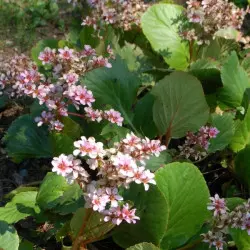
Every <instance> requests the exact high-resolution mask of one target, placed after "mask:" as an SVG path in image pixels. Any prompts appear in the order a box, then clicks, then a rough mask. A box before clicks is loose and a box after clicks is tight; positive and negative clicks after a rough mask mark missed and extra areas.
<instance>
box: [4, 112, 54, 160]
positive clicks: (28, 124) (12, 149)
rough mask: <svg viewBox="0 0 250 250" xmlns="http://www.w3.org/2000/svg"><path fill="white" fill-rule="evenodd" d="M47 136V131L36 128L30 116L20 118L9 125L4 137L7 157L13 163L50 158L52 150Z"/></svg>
mask: <svg viewBox="0 0 250 250" xmlns="http://www.w3.org/2000/svg"><path fill="white" fill-rule="evenodd" d="M47 134H48V131H47V129H46V128H41V127H37V124H36V123H35V122H34V119H33V118H32V117H31V116H29V115H23V116H20V117H19V118H17V119H16V120H15V121H14V122H13V123H12V124H11V126H10V127H9V129H8V131H7V134H6V135H5V137H4V141H5V143H6V150H7V152H8V155H9V156H10V157H11V158H12V159H13V160H14V161H15V162H21V161H22V160H24V159H28V158H48V157H51V156H52V153H51V152H52V149H51V145H50V143H49V139H48V136H47Z"/></svg>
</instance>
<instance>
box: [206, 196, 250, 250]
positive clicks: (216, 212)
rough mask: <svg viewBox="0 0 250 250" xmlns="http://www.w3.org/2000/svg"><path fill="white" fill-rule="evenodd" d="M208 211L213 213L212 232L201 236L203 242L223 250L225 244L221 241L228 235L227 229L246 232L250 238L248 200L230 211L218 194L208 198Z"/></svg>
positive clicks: (249, 208) (249, 207)
mask: <svg viewBox="0 0 250 250" xmlns="http://www.w3.org/2000/svg"><path fill="white" fill-rule="evenodd" d="M207 208H208V210H211V211H213V216H214V217H213V221H212V230H211V231H208V233H206V234H202V236H203V241H204V242H207V243H209V246H210V247H211V246H214V247H215V248H216V249H217V250H223V249H224V245H226V242H225V241H224V240H223V238H224V236H225V235H226V234H227V233H228V228H238V229H241V230H246V231H247V233H248V235H249V236H250V199H249V200H248V201H247V202H245V203H243V204H242V205H238V206H237V207H236V208H234V209H233V210H232V211H229V209H228V208H227V206H226V201H225V199H223V198H220V197H219V195H218V194H216V195H215V196H214V197H211V198H210V203H209V204H208V207H207Z"/></svg>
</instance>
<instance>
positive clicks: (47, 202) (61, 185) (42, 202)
mask: <svg viewBox="0 0 250 250" xmlns="http://www.w3.org/2000/svg"><path fill="white" fill-rule="evenodd" d="M82 195H83V193H82V190H81V188H80V187H79V185H78V184H76V183H75V184H73V185H69V184H68V183H67V182H66V180H65V178H64V177H62V176H59V175H57V174H54V173H48V174H47V175H46V177H45V179H44V180H43V183H42V185H41V187H40V189H39V192H38V194H37V204H38V205H39V206H40V207H41V208H42V209H44V210H46V209H52V211H53V212H55V213H59V214H63V215H64V214H69V213H72V212H75V211H76V210H77V209H78V208H79V207H81V206H83V204H84V202H83V196H82Z"/></svg>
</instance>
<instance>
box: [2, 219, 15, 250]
mask: <svg viewBox="0 0 250 250" xmlns="http://www.w3.org/2000/svg"><path fill="white" fill-rule="evenodd" d="M18 246H19V237H18V235H17V232H16V230H15V228H14V227H12V226H10V225H8V224H7V223H6V222H4V221H0V249H3V250H18Z"/></svg>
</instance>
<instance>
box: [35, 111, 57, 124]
mask: <svg viewBox="0 0 250 250" xmlns="http://www.w3.org/2000/svg"><path fill="white" fill-rule="evenodd" d="M53 118H54V115H53V114H52V113H51V112H46V111H43V112H42V113H41V117H36V118H35V122H37V126H38V127H40V126H42V125H43V124H47V123H50V121H51V120H52V119H53Z"/></svg>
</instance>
